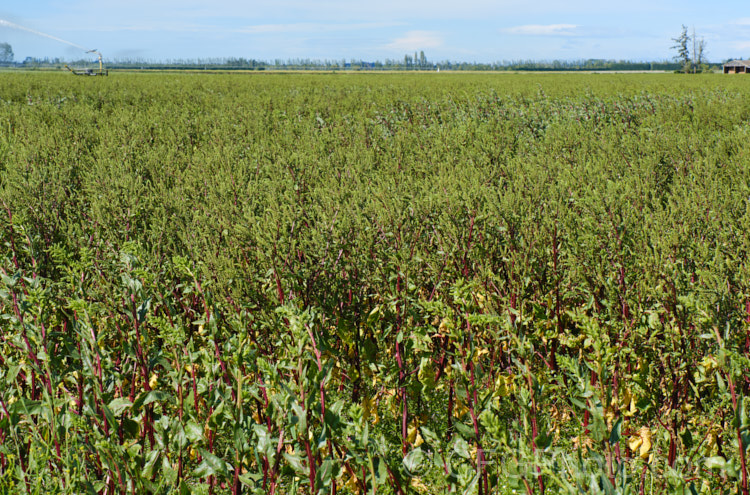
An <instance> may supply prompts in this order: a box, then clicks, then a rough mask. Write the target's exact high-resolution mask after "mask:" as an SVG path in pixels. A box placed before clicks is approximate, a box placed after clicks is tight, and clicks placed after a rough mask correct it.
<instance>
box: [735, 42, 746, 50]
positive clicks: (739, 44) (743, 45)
mask: <svg viewBox="0 0 750 495" xmlns="http://www.w3.org/2000/svg"><path fill="white" fill-rule="evenodd" d="M732 48H734V49H735V50H750V41H735V42H734V43H732Z"/></svg>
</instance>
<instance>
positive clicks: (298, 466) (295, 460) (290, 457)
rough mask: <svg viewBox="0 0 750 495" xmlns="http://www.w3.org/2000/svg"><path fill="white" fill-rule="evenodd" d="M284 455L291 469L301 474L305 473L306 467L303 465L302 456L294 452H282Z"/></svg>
mask: <svg viewBox="0 0 750 495" xmlns="http://www.w3.org/2000/svg"><path fill="white" fill-rule="evenodd" d="M282 455H283V456H284V459H286V461H287V462H288V463H289V465H290V466H292V469H294V470H295V471H296V472H298V473H301V474H307V468H306V467H305V465H304V463H303V461H302V458H301V457H300V456H298V455H296V454H287V453H286V452H284V453H283V454H282Z"/></svg>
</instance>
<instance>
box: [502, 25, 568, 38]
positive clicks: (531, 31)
mask: <svg viewBox="0 0 750 495" xmlns="http://www.w3.org/2000/svg"><path fill="white" fill-rule="evenodd" d="M577 29H578V26H577V25H576V24H526V25H524V26H515V27H511V28H507V29H504V30H503V31H504V32H505V33H508V34H520V35H524V36H574V35H575V34H577V33H576V30H577Z"/></svg>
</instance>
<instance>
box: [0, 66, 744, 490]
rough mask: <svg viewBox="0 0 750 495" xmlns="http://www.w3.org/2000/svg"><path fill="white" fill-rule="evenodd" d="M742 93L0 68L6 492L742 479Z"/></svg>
mask: <svg viewBox="0 0 750 495" xmlns="http://www.w3.org/2000/svg"><path fill="white" fill-rule="evenodd" d="M749 140H750V86H748V84H747V81H746V80H745V78H742V77H739V76H738V77H732V76H723V75H697V76H684V75H676V74H570V73H566V74H529V73H521V74H484V73H475V74H474V73H472V74H465V73H461V74H458V73H444V72H441V73H440V74H436V73H419V74H398V73H397V74H394V73H383V74H371V73H367V74H350V73H336V74H319V73H285V74H280V73H273V72H265V73H263V72H261V73H257V72H256V73H252V74H236V73H233V74H177V73H175V74H135V73H113V74H111V75H110V76H109V77H106V78H105V77H97V78H93V77H91V78H87V77H74V76H72V75H71V74H68V73H46V74H41V73H39V74H29V73H23V74H22V73H2V74H0V339H1V341H2V345H0V364H1V365H0V382H1V383H2V385H3V386H2V387H0V492H2V493H25V492H27V491H28V492H31V493H70V494H79V493H100V494H104V493H106V494H112V493H139V494H140V493H173V492H178V493H216V494H220V493H258V494H262V493H277V494H287V493H305V494H307V493H315V494H317V493H321V494H323V493H331V494H333V493H367V494H388V493H394V494H395V493H445V492H448V491H450V490H453V492H455V493H467V494H472V493H478V494H482V495H486V494H490V493H492V494H495V493H497V494H511V493H528V494H532V493H536V494H540V493H550V494H558V493H569V494H573V493H592V494H593V493H607V494H610V493H616V494H636V493H649V494H651V493H653V494H656V493H659V494H661V493H664V494H667V493H669V494H671V493H680V494H682V493H701V494H708V493H712V494H717V493H719V494H729V493H741V494H745V495H746V494H747V493H748V490H747V471H748V468H747V460H746V455H747V453H748V452H747V449H748V445H750V421H749V420H748V409H750V404H749V403H748V400H746V397H747V395H748V393H749V392H750V379H749V376H750V375H748V373H747V370H748V369H750V262H748V257H749V256H750V235H748V233H749V232H750V147H749V146H748V142H749Z"/></svg>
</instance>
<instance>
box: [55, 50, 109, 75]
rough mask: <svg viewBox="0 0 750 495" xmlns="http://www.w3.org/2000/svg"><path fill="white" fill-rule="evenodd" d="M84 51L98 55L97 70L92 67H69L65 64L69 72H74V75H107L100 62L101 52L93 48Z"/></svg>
mask: <svg viewBox="0 0 750 495" xmlns="http://www.w3.org/2000/svg"><path fill="white" fill-rule="evenodd" d="M86 53H95V54H96V55H98V57H99V70H98V71H96V70H92V69H71V68H70V67H68V66H67V65H65V68H66V69H68V70H69V71H70V72H72V73H73V74H75V75H76V76H107V75H109V71H108V70H104V65H103V64H102V54H101V52H100V51H99V50H97V49H96V48H94V49H93V50H86Z"/></svg>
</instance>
